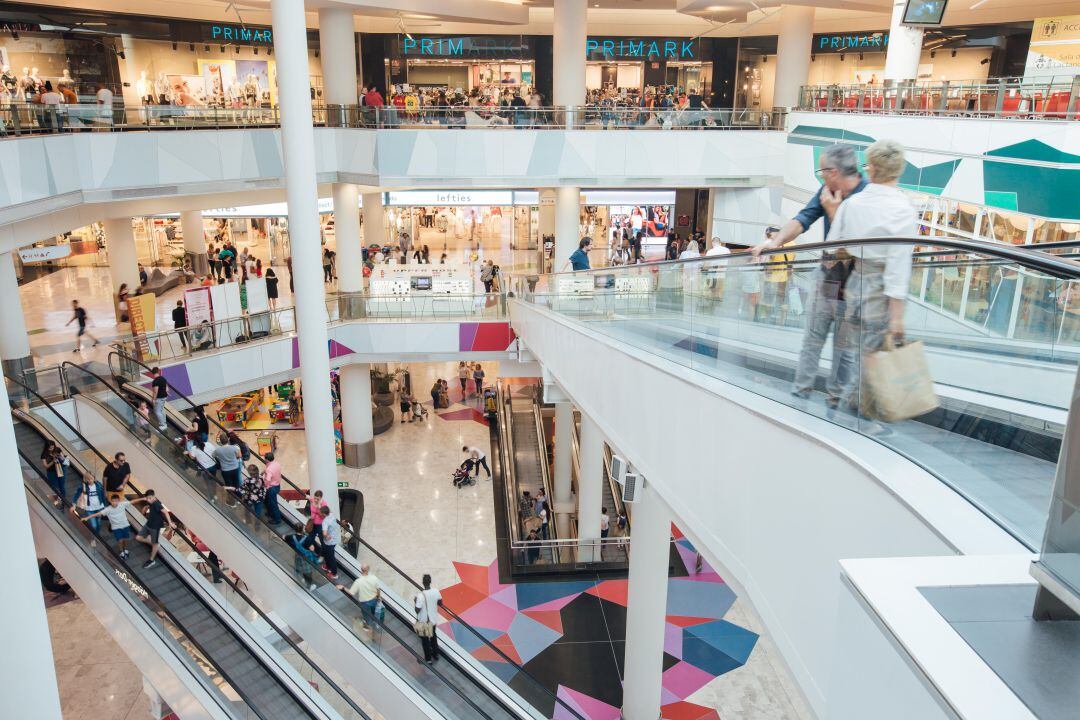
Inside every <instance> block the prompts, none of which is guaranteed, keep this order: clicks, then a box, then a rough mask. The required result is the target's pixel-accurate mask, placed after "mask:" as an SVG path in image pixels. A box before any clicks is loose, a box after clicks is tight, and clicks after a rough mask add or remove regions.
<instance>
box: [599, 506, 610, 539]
mask: <svg viewBox="0 0 1080 720" xmlns="http://www.w3.org/2000/svg"><path fill="white" fill-rule="evenodd" d="M610 529H611V517H609V516H608V514H607V508H600V537H602V538H606V537H607V536H608V532H610Z"/></svg>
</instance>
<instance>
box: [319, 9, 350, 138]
mask: <svg viewBox="0 0 1080 720" xmlns="http://www.w3.org/2000/svg"><path fill="white" fill-rule="evenodd" d="M319 51H320V52H321V53H322V73H323V100H324V101H325V102H326V104H327V105H341V106H355V105H358V104H359V103H358V101H357V89H356V32H355V30H354V28H353V14H352V8H349V7H324V8H319ZM349 119H350V116H349V113H348V111H338V112H337V113H335V112H330V117H329V118H328V123H329V124H330V125H335V126H338V127H341V126H348V125H349V124H351V123H349V122H348V121H349Z"/></svg>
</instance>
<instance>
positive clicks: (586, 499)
mask: <svg viewBox="0 0 1080 720" xmlns="http://www.w3.org/2000/svg"><path fill="white" fill-rule="evenodd" d="M603 481H604V435H603V434H602V433H601V432H600V428H599V427H597V425H596V423H595V422H593V420H592V418H590V417H589V416H588V415H586V414H585V413H584V412H582V413H581V436H580V438H579V439H578V518H577V522H578V539H579V540H585V541H598V540H599V539H600V510H601V509H602V507H603V505H602V503H603V498H604V486H603V485H602V484H601V483H602V482H603ZM608 511H609V512H610V511H611V508H608ZM578 559H579V560H580V561H581V562H590V561H598V560H600V548H599V547H598V546H597V545H595V544H590V545H584V544H583V545H582V547H581V551H580V553H579V558H578Z"/></svg>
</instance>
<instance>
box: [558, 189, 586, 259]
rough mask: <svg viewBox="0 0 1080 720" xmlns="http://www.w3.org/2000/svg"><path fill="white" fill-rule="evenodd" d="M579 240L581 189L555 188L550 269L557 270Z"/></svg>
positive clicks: (574, 248)
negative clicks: (553, 238) (553, 247)
mask: <svg viewBox="0 0 1080 720" xmlns="http://www.w3.org/2000/svg"><path fill="white" fill-rule="evenodd" d="M580 240H581V189H580V188H576V187H558V188H555V252H554V254H553V255H552V258H551V271H552V272H559V271H560V270H562V268H563V266H564V265H566V263H567V261H569V260H570V254H571V253H573V252H574V251H575V250H577V247H578V242H579V241H580Z"/></svg>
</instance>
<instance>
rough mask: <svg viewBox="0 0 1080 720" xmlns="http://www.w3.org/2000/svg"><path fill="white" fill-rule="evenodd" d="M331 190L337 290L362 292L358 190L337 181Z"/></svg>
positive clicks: (362, 258)
mask: <svg viewBox="0 0 1080 720" xmlns="http://www.w3.org/2000/svg"><path fill="white" fill-rule="evenodd" d="M333 193H334V237H335V239H336V241H337V273H338V292H342V293H352V292H362V291H363V289H364V253H363V251H362V245H361V241H360V190H359V188H357V186H356V185H353V184H351V183H337V184H335V185H334V187H333Z"/></svg>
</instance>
